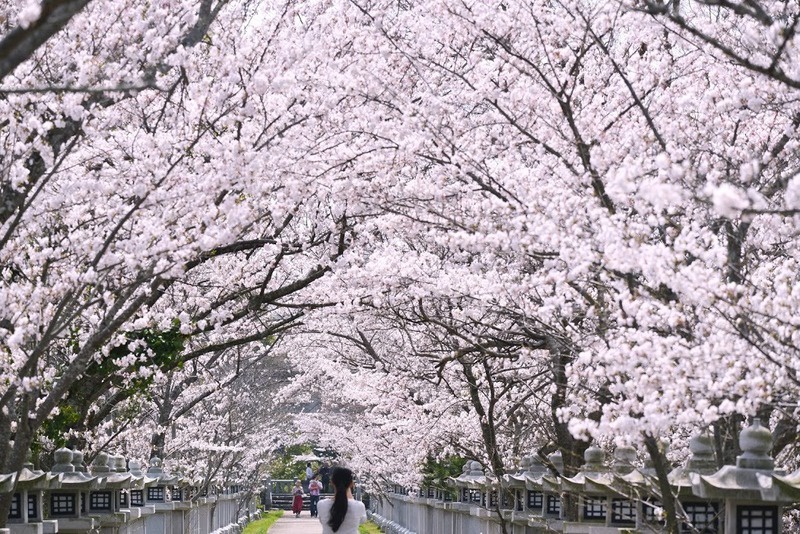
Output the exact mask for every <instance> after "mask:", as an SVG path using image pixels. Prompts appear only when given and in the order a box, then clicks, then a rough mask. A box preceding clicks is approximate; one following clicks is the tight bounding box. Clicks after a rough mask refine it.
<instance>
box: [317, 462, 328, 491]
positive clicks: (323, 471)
mask: <svg viewBox="0 0 800 534" xmlns="http://www.w3.org/2000/svg"><path fill="white" fill-rule="evenodd" d="M319 478H320V482H322V491H323V492H324V493H328V483H329V482H330V481H331V468H330V467H329V466H328V462H327V461H323V462H322V465H321V466H319Z"/></svg>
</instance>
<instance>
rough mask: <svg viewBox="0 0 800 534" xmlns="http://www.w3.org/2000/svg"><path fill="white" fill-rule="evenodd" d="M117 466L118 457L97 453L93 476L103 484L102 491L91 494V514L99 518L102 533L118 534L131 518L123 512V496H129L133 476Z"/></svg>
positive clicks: (94, 491) (126, 512) (92, 467)
mask: <svg viewBox="0 0 800 534" xmlns="http://www.w3.org/2000/svg"><path fill="white" fill-rule="evenodd" d="M120 458H121V457H120ZM116 466H117V457H109V455H108V454H106V453H104V452H99V453H97V455H96V456H95V457H94V461H93V462H92V465H91V472H92V474H93V475H95V476H96V477H99V478H102V480H103V483H102V487H101V488H100V489H96V490H92V491H90V492H89V513H91V514H93V515H95V516H97V518H98V520H99V521H100V526H101V530H102V532H108V533H116V532H118V531H119V529H120V527H121V526H122V525H123V524H125V523H126V522H127V521H128V519H129V517H130V513H129V512H128V511H127V510H123V507H124V506H123V502H122V496H123V495H127V490H128V489H129V488H130V484H131V475H130V474H129V473H127V472H124V467H123V471H122V472H120V471H118V470H117V469H116ZM123 466H124V459H123ZM123 491H124V492H125V493H123ZM125 506H126V505H125Z"/></svg>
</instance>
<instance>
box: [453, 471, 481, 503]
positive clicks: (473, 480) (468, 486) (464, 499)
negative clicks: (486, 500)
mask: <svg viewBox="0 0 800 534" xmlns="http://www.w3.org/2000/svg"><path fill="white" fill-rule="evenodd" d="M484 478H485V475H484V472H483V466H481V463H480V462H477V461H475V460H472V461H469V462H467V463H465V464H464V468H463V470H462V473H461V475H459V476H458V477H456V478H451V479H450V480H451V481H452V484H453V486H455V487H456V488H457V489H458V504H459V505H460V506H459V507H461V508H466V509H469V508H470V507H472V506H481V505H482V504H483V495H484V494H483V488H482V487H481V486H479V485H478V484H477V481H479V480H481V481H482V480H484Z"/></svg>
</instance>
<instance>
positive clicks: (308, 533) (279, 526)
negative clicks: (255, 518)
mask: <svg viewBox="0 0 800 534" xmlns="http://www.w3.org/2000/svg"><path fill="white" fill-rule="evenodd" d="M267 534H322V525H320V523H319V519H317V518H316V517H310V516H309V515H308V511H307V510H303V513H302V514H300V517H299V518H296V517H295V516H294V514H293V513H292V512H289V511H287V512H285V513H284V514H283V517H282V518H280V519H278V521H277V522H276V523H275V524H274V525H272V526H271V527H270V528H269V531H268V532H267Z"/></svg>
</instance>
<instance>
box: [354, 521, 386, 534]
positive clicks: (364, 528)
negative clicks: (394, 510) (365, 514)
mask: <svg viewBox="0 0 800 534" xmlns="http://www.w3.org/2000/svg"><path fill="white" fill-rule="evenodd" d="M358 534H381V529H379V528H378V525H376V524H375V523H373V522H372V521H367V522H366V523H364V524H363V525H360V526H359V527H358Z"/></svg>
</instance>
